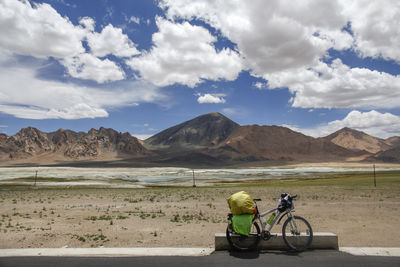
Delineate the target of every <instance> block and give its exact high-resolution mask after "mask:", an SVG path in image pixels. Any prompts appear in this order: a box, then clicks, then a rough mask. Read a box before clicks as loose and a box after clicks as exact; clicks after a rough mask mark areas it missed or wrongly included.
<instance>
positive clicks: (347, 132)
mask: <svg viewBox="0 0 400 267" xmlns="http://www.w3.org/2000/svg"><path fill="white" fill-rule="evenodd" d="M324 139H326V140H329V141H331V142H332V143H335V144H336V145H338V146H341V147H344V148H347V149H351V150H365V151H368V152H370V153H377V152H378V151H385V150H388V149H390V148H391V146H390V145H388V144H387V143H386V142H385V140H383V139H380V138H377V137H373V136H370V135H368V134H366V133H364V132H361V131H357V130H354V129H350V128H347V127H346V128H343V129H341V130H339V131H337V132H335V133H333V134H331V135H328V136H326V137H324Z"/></svg>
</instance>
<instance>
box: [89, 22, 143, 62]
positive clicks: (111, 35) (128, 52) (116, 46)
mask: <svg viewBox="0 0 400 267" xmlns="http://www.w3.org/2000/svg"><path fill="white" fill-rule="evenodd" d="M87 42H88V45H89V47H90V52H91V53H92V54H93V55H95V56H97V57H104V56H106V55H111V54H112V55H115V56H117V57H131V56H134V55H137V54H140V52H139V51H138V50H137V49H136V45H135V44H134V43H133V42H132V41H131V40H130V39H129V37H128V36H127V35H126V34H123V33H122V30H121V29H120V28H115V27H114V26H113V25H111V24H108V25H107V26H106V27H104V28H103V29H102V31H101V33H97V32H90V33H88V35H87Z"/></svg>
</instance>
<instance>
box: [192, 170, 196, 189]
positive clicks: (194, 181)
mask: <svg viewBox="0 0 400 267" xmlns="http://www.w3.org/2000/svg"><path fill="white" fill-rule="evenodd" d="M192 172H193V187H196V180H195V179H194V170H192Z"/></svg>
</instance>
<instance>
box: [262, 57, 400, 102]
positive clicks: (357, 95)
mask: <svg viewBox="0 0 400 267" xmlns="http://www.w3.org/2000/svg"><path fill="white" fill-rule="evenodd" d="M265 78H266V79H268V85H269V87H270V88H280V87H288V88H289V90H290V91H291V92H292V93H293V94H294V97H293V99H292V105H293V106H294V107H301V108H357V107H363V108H395V107H399V106H400V76H399V75H397V76H394V75H391V74H388V73H384V72H379V71H374V70H369V69H366V68H350V67H348V66H347V65H345V64H343V63H342V62H341V60H340V59H335V60H334V61H333V62H332V64H330V65H328V64H326V63H323V62H320V63H319V64H318V65H317V66H315V67H313V68H310V69H298V70H296V71H282V72H280V73H274V74H270V75H265Z"/></svg>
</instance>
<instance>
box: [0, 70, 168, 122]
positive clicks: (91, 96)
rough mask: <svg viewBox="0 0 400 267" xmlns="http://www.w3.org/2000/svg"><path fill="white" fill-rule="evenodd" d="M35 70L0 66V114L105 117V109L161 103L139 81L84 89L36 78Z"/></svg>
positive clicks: (158, 94) (157, 94)
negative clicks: (145, 103)
mask: <svg viewBox="0 0 400 267" xmlns="http://www.w3.org/2000/svg"><path fill="white" fill-rule="evenodd" d="M39 67H40V66H36V67H32V66H31V67H26V66H18V65H17V66H9V65H7V66H4V65H2V66H0V81H2V82H1V83H0V112H3V113H7V114H10V115H13V116H15V117H18V118H26V119H49V118H60V119H80V118H97V117H107V116H108V111H107V110H108V109H110V108H117V107H123V106H136V105H138V104H139V103H144V102H152V103H156V102H157V101H162V100H165V99H166V97H165V96H164V95H163V94H162V93H161V92H160V91H159V89H158V88H157V87H154V86H153V85H150V84H148V83H145V82H142V81H136V82H129V81H122V82H116V83H114V84H113V86H108V87H107V89H106V88H102V87H86V86H79V85H76V84H72V83H64V82H59V81H50V80H42V79H39V78H37V69H38V68H39Z"/></svg>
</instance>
